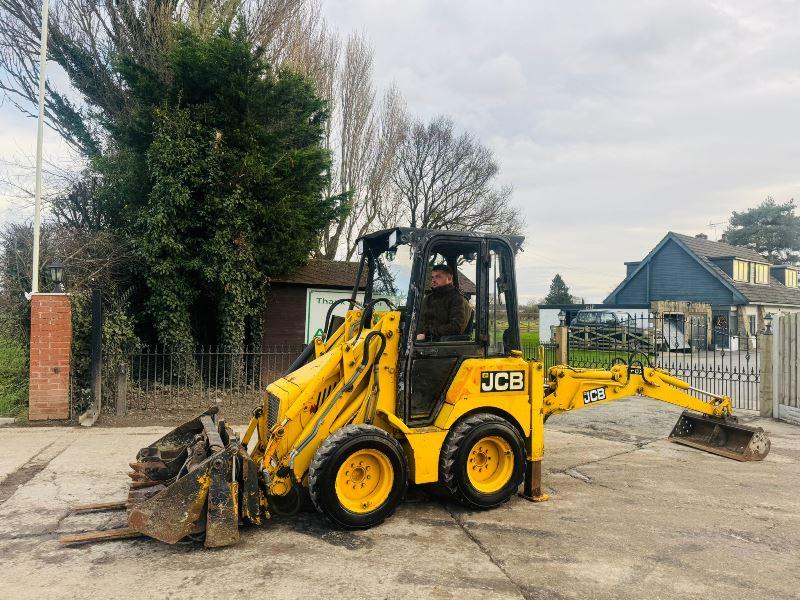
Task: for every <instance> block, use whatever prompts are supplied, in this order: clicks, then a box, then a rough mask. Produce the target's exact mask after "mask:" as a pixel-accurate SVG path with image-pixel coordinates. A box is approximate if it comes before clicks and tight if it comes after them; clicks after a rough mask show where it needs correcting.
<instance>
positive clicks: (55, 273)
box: [47, 258, 64, 294]
mask: <svg viewBox="0 0 800 600" xmlns="http://www.w3.org/2000/svg"><path fill="white" fill-rule="evenodd" d="M47 270H48V271H49V272H50V280H51V281H52V282H53V284H54V285H53V292H55V293H56V294H63V293H64V263H62V262H61V261H60V260H59V259H57V258H54V259H53V261H52V262H51V263H50V266H48V267H47Z"/></svg>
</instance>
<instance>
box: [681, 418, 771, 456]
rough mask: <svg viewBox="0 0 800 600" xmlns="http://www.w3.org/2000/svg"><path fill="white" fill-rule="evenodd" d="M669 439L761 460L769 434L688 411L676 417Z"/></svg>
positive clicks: (717, 452) (714, 452) (700, 447)
mask: <svg viewBox="0 0 800 600" xmlns="http://www.w3.org/2000/svg"><path fill="white" fill-rule="evenodd" d="M669 439H670V440H671V441H673V442H676V443H678V444H684V445H685V446H691V447H693V448H698V449H700V450H705V451H706V452H711V453H712V454H718V455H719V456H725V457H727V458H732V459H734V460H740V461H750V460H762V459H763V458H764V457H765V456H766V455H767V454H768V453H769V447H770V441H769V437H768V436H767V434H766V433H765V432H764V430H763V429H761V427H750V426H748V425H739V424H738V423H736V422H734V421H730V420H725V419H717V418H714V417H708V416H705V415H701V414H698V413H694V412H692V411H689V410H686V411H684V412H683V414H682V415H681V416H680V418H679V419H678V422H677V423H676V424H675V427H674V428H673V429H672V433H670V434H669Z"/></svg>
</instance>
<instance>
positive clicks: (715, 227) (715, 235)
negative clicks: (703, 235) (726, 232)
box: [708, 221, 725, 242]
mask: <svg viewBox="0 0 800 600" xmlns="http://www.w3.org/2000/svg"><path fill="white" fill-rule="evenodd" d="M720 225H725V221H720V222H719V223H709V224H708V227H711V231H713V232H714V233H713V234H712V235H713V236H714V241H715V242H718V241H719V238H718V237H717V227H719V226H720Z"/></svg>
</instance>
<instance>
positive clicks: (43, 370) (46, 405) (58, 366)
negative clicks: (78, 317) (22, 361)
mask: <svg viewBox="0 0 800 600" xmlns="http://www.w3.org/2000/svg"><path fill="white" fill-rule="evenodd" d="M71 344H72V311H71V307H70V303H69V295H68V294H34V295H33V297H32V298H31V374H30V392H29V395H28V418H29V419H30V420H31V421H39V420H42V419H68V418H69V355H70V346H71Z"/></svg>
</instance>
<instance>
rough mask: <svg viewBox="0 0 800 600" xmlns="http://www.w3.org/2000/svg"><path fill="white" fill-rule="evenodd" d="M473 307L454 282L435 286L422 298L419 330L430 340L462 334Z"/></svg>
mask: <svg viewBox="0 0 800 600" xmlns="http://www.w3.org/2000/svg"><path fill="white" fill-rule="evenodd" d="M471 313H472V308H471V307H470V305H469V302H468V301H467V299H466V298H464V296H462V295H461V292H459V291H458V290H457V289H456V288H455V287H453V284H452V283H448V284H447V285H443V286H440V287H437V288H433V289H432V290H431V291H430V292H428V293H427V294H426V295H425V297H424V298H423V299H422V313H421V317H420V327H419V331H420V332H421V333H424V334H425V338H426V339H428V340H435V339H438V338H441V337H442V336H445V335H462V334H463V333H464V331H465V330H466V329H467V324H468V323H469V317H470V314H471Z"/></svg>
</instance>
